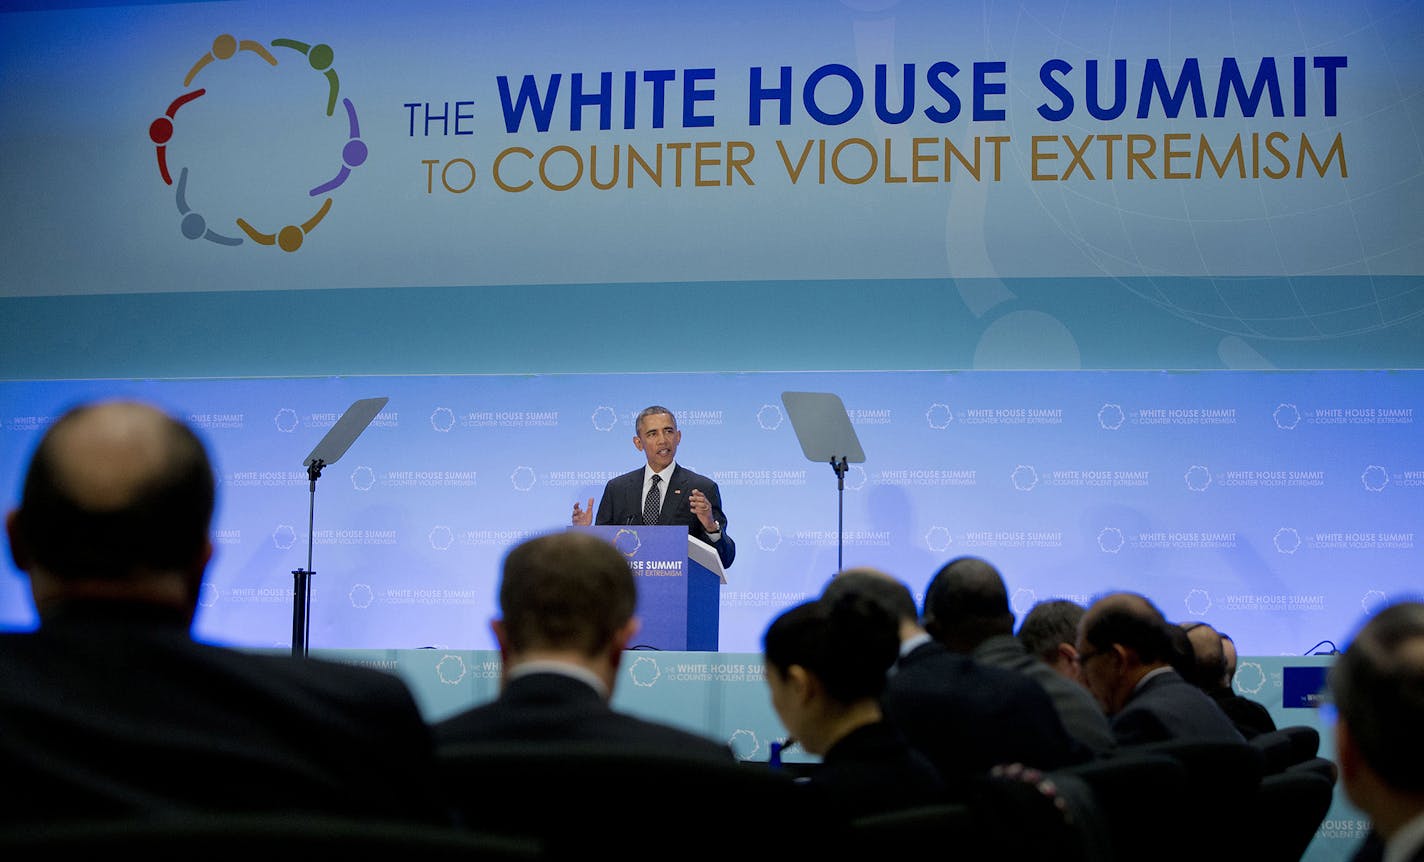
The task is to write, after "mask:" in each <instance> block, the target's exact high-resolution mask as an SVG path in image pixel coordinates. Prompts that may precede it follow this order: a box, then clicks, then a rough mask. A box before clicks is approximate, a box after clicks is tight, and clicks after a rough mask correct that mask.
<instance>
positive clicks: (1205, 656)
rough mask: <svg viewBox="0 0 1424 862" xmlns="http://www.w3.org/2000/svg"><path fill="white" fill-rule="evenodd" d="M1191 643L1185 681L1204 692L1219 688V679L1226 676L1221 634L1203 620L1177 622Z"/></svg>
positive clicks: (1224, 652)
mask: <svg viewBox="0 0 1424 862" xmlns="http://www.w3.org/2000/svg"><path fill="white" fill-rule="evenodd" d="M1178 626H1179V627H1180V628H1181V630H1182V631H1184V632H1186V634H1187V639H1188V640H1189V641H1191V645H1192V657H1193V659H1194V661H1193V662H1192V665H1191V668H1190V671H1191V672H1190V673H1186V674H1183V676H1185V677H1186V678H1187V681H1188V682H1190V683H1191V684H1192V685H1194V686H1196V687H1197V688H1199V689H1201V690H1202V691H1205V692H1213V691H1218V690H1220V689H1221V687H1222V686H1221V681H1222V680H1223V679H1225V678H1226V651H1225V650H1224V649H1222V646H1221V634H1220V633H1219V632H1217V630H1216V629H1214V628H1212V627H1211V626H1210V625H1208V624H1207V623H1204V622H1200V621H1196V622H1184V623H1178Z"/></svg>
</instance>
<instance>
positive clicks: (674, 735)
mask: <svg viewBox="0 0 1424 862" xmlns="http://www.w3.org/2000/svg"><path fill="white" fill-rule="evenodd" d="M628 718H629V720H630V721H633V722H636V723H637V725H638V729H639V732H640V736H642V737H643V739H644V740H645V745H644V747H645V748H654V747H656V748H657V749H659V750H662V751H666V752H669V753H672V754H677V755H681V756H686V757H693V758H697V759H699V760H713V761H718V762H725V763H733V762H735V760H736V758H735V757H734V756H733V754H732V749H731V747H730V746H727V745H724V744H722V743H720V742H717V741H716V740H713V739H711V738H709V737H706V736H702V735H700V734H696V733H693V732H692V731H689V730H683V729H682V728H680V727H674V726H672V725H670V724H663V723H661V722H656V721H649V720H647V719H642V718H637V717H635V716H628Z"/></svg>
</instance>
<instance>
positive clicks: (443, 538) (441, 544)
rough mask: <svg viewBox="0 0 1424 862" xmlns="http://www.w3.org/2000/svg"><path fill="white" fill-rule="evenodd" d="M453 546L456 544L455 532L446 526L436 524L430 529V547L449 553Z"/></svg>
mask: <svg viewBox="0 0 1424 862" xmlns="http://www.w3.org/2000/svg"><path fill="white" fill-rule="evenodd" d="M453 544H455V531H454V530H451V529H450V528H449V527H447V526H445V525H444V524H436V525H435V526H433V527H431V528H430V547H432V548H434V549H435V550H437V551H448V550H450V546H451V545H453Z"/></svg>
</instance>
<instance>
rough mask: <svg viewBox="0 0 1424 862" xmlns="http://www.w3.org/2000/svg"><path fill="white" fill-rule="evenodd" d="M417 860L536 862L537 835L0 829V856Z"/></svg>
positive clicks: (132, 824)
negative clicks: (531, 836)
mask: <svg viewBox="0 0 1424 862" xmlns="http://www.w3.org/2000/svg"><path fill="white" fill-rule="evenodd" d="M130 857H133V858H140V859H143V858H148V859H202V860H205V862H253V860H263V859H273V858H277V859H296V858H301V857H309V858H311V859H344V858H357V859H381V858H389V859H419V860H422V862H426V860H428V862H472V860H491V862H535V860H540V859H543V858H544V856H543V847H542V846H541V845H540V844H539V843H538V842H537V841H534V840H531V839H527V838H516V837H511V836H507V835H494V834H484V833H480V832H474V831H471V830H459V829H454V828H452V827H448V826H427V825H421V824H414V823H405V822H382V821H379V820H371V819H360V820H358V819H354V818H349V819H348V818H343V817H331V816H327V815H308V814H301V813H283V814H252V813H202V814H181V815H172V816H167V817H164V818H162V819H146V820H122V819H110V820H75V821H68V822H52V823H39V824H31V825H26V826H6V827H3V828H0V859H41V858H52V859H85V858H94V859H108V858H130Z"/></svg>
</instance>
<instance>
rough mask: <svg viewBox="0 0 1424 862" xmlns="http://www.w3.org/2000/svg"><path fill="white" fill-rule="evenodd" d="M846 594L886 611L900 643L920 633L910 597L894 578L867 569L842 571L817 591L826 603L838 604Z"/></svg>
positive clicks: (912, 597)
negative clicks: (895, 626)
mask: <svg viewBox="0 0 1424 862" xmlns="http://www.w3.org/2000/svg"><path fill="white" fill-rule="evenodd" d="M849 594H854V595H861V596H865V597H866V598H868V599H870V600H871V601H874V602H875V603H876V604H878V605H880V607H882V608H884V609H885V610H886V611H889V613H890V615H891V616H892V617H894V618H895V620H896V623H897V625H898V628H899V633H900V641H901V642H902V643H903V642H904V641H907V640H909V639H910V638H913V637H915V636H916V635H920V634H924V629H923V628H922V627H921V626H920V612H919V609H918V608H916V607H915V596H914V594H913V593H911V592H910V588H909V587H908V586H906V585H905V583H904V581H901V580H900V579H899V578H896V577H895V576H894V575H891V574H889V573H887V572H882V571H880V570H879V569H872V568H869V567H861V568H852V569H846V570H845V571H843V572H840V573H839V574H837V575H836V576H835V577H834V578H831V580H830V582H829V583H828V584H826V588H825V589H824V590H823V591H822V592H821V596H822V597H823V598H824V599H825V600H826V601H827V602H836V601H839V600H840V597H841V596H844V595H849Z"/></svg>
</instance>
